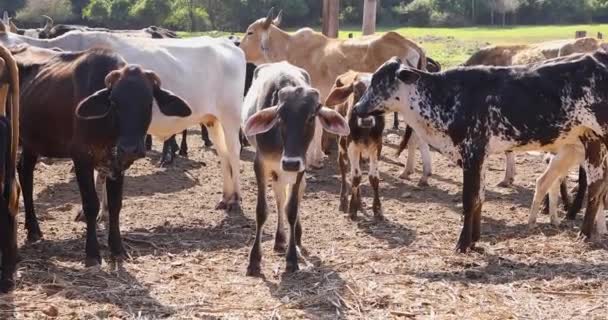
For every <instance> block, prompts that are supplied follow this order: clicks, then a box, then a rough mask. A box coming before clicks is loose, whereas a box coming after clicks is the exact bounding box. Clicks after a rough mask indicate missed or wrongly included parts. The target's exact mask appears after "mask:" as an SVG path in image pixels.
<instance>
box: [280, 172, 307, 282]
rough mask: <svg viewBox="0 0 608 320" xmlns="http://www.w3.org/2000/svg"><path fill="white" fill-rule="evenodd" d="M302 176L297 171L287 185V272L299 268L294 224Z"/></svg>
mask: <svg viewBox="0 0 608 320" xmlns="http://www.w3.org/2000/svg"><path fill="white" fill-rule="evenodd" d="M303 177H304V172H299V173H298V176H297V178H296V182H295V183H294V184H293V185H290V186H289V187H290V188H289V189H290V190H289V194H288V199H287V205H286V210H285V211H286V212H287V221H288V222H289V245H288V247H287V255H286V260H287V265H286V267H285V272H287V273H291V272H295V271H298V270H299V269H300V267H298V248H297V243H298V236H297V232H296V225H297V222H298V220H299V218H298V209H299V206H300V201H301V198H300V196H301V195H302V192H301V189H300V184H301V183H302V180H303ZM300 228H301V227H300ZM300 233H301V229H300ZM300 237H301V234H300Z"/></svg>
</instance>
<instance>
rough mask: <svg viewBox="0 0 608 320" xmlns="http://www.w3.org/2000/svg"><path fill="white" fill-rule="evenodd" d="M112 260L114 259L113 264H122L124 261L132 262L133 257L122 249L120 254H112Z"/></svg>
mask: <svg viewBox="0 0 608 320" xmlns="http://www.w3.org/2000/svg"><path fill="white" fill-rule="evenodd" d="M110 259H112V262H118V263H120V262H123V261H128V260H131V255H130V254H129V253H128V252H127V251H125V249H122V250H121V252H119V253H112V254H111V255H110Z"/></svg>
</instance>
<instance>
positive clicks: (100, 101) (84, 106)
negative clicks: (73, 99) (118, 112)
mask: <svg viewBox="0 0 608 320" xmlns="http://www.w3.org/2000/svg"><path fill="white" fill-rule="evenodd" d="M111 107H112V105H111V103H110V90H108V89H101V90H99V91H97V92H95V93H93V94H92V95H90V96H88V97H87V98H86V99H84V100H82V101H81V102H80V103H79V104H78V107H76V112H75V114H76V117H78V118H80V119H83V120H95V119H101V118H105V117H106V116H107V115H108V114H109V113H110V109H111Z"/></svg>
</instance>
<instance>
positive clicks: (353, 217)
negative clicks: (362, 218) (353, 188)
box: [348, 212, 359, 221]
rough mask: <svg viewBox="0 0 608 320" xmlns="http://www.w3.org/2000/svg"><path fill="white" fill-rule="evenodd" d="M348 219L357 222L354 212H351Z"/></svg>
mask: <svg viewBox="0 0 608 320" xmlns="http://www.w3.org/2000/svg"><path fill="white" fill-rule="evenodd" d="M348 218H349V219H350V220H351V221H357V220H358V219H359V217H357V212H354V213H353V212H351V213H350V214H349V215H348Z"/></svg>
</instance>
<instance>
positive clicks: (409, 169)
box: [399, 137, 418, 180]
mask: <svg viewBox="0 0 608 320" xmlns="http://www.w3.org/2000/svg"><path fill="white" fill-rule="evenodd" d="M417 147H418V139H417V137H411V138H410V141H409V143H408V145H407V161H406V163H405V169H403V172H401V175H399V178H401V179H405V180H409V179H410V175H411V174H412V173H414V171H415V167H416V148H417Z"/></svg>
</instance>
